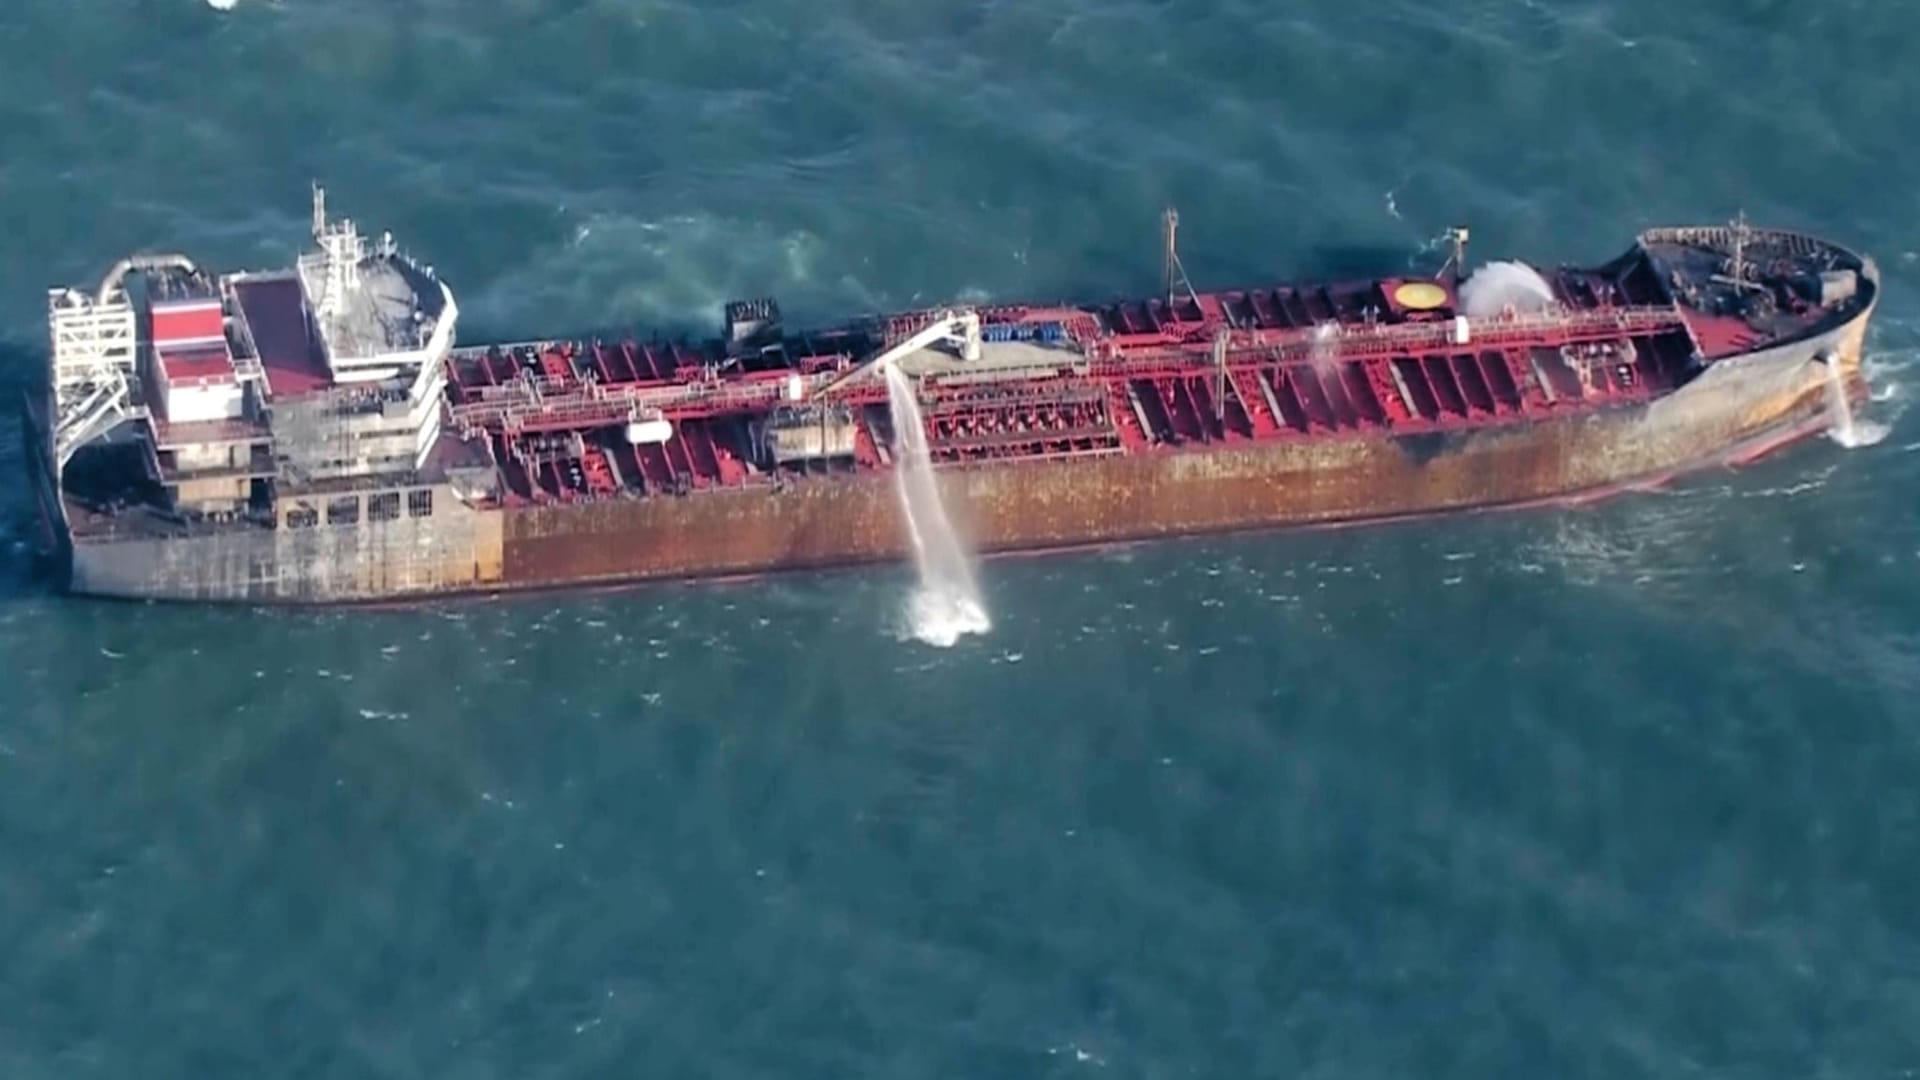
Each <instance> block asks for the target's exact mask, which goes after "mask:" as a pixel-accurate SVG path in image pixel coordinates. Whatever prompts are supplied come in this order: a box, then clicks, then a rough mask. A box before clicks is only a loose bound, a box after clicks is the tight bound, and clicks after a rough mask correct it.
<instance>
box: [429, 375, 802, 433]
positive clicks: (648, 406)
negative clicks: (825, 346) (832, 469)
mask: <svg viewBox="0 0 1920 1080" xmlns="http://www.w3.org/2000/svg"><path fill="white" fill-rule="evenodd" d="M534 381H538V380H534ZM816 381H817V377H816ZM513 385H514V384H512V383H509V384H507V385H505V386H501V387H490V388H488V389H494V390H501V391H509V392H508V393H505V394H501V395H497V396H495V397H494V398H493V399H491V400H488V399H486V398H485V397H483V399H482V400H480V401H474V402H464V403H462V404H459V405H455V406H454V407H453V409H452V419H453V422H454V423H455V424H456V425H458V426H459V427H461V428H462V429H464V430H467V431H473V430H477V429H484V428H495V427H498V428H502V429H505V430H508V431H527V430H542V429H552V430H558V429H563V428H570V427H574V428H585V427H594V426H604V425H608V424H616V423H620V422H622V421H624V420H627V419H630V418H632V417H635V416H639V415H643V414H647V413H652V412H662V413H664V412H674V411H683V410H698V411H700V412H702V413H719V412H729V411H749V410H757V409H765V408H770V407H771V406H772V405H774V404H775V403H777V402H778V401H779V400H780V399H781V397H782V394H783V390H784V386H785V384H784V381H773V380H764V381H756V382H750V383H729V382H701V383H685V384H681V385H676V386H644V387H641V386H611V387H610V386H605V385H603V384H599V383H585V384H574V385H573V386H571V387H570V388H569V389H568V390H566V391H565V392H563V393H554V394H548V395H541V394H539V393H537V392H536V391H535V390H534V389H533V388H532V387H531V386H525V385H524V384H523V387H522V389H521V390H520V391H519V392H518V393H512V392H511V390H512V387H513Z"/></svg>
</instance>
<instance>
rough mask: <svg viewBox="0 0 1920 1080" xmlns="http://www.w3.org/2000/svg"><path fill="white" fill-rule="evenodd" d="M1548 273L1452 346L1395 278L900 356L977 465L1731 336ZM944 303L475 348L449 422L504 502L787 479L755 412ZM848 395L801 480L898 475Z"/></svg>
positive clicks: (939, 452) (1385, 417)
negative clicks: (817, 322) (1550, 294)
mask: <svg viewBox="0 0 1920 1080" xmlns="http://www.w3.org/2000/svg"><path fill="white" fill-rule="evenodd" d="M1548 280H1549V281H1550V282H1551V284H1552V287H1553V289H1554V292H1555V300H1556V302H1557V304H1558V305H1559V306H1560V308H1561V310H1560V311H1559V312H1558V313H1557V314H1554V315H1553V316H1551V317H1542V316H1534V315H1524V314H1515V315H1513V316H1511V317H1510V318H1508V319H1506V320H1504V321H1502V320H1478V321H1476V324H1475V330H1474V336H1473V339H1472V340H1471V341H1470V342H1469V343H1468V344H1466V345H1458V344H1456V343H1455V337H1454V334H1455V326H1454V322H1453V319H1452V304H1453V301H1454V296H1453V292H1452V289H1451V286H1450V285H1448V284H1447V283H1434V285H1435V287H1438V288H1442V289H1444V290H1445V291H1446V302H1445V303H1444V304H1442V305H1438V306H1437V310H1428V311H1419V310H1413V309H1409V308H1406V307H1404V306H1402V305H1397V304H1396V303H1395V300H1394V297H1395V293H1396V290H1398V289H1399V288H1400V286H1402V285H1404V284H1407V283H1406V282H1402V281H1399V280H1394V279H1387V280H1375V281H1367V282H1357V283H1349V284H1344V285H1338V284H1336V285H1306V286H1281V287H1275V288H1266V289H1256V290H1233V291H1226V292H1215V293H1190V294H1189V295H1187V296H1184V297H1178V298H1176V299H1174V300H1172V301H1169V300H1167V299H1165V298H1157V299H1151V300H1146V301H1130V302H1115V303H1109V304H1105V305H1099V306H1093V307H1072V306H1046V307H1039V306H1034V307H998V308H988V309H984V310H982V312H981V314H982V317H983V320H984V327H983V334H982V337H983V341H982V342H981V349H980V356H979V358H978V359H977V360H971V361H960V360H958V359H957V358H956V357H954V356H952V355H951V354H948V353H946V352H943V351H940V350H938V349H926V350H922V351H921V352H920V353H917V354H914V355H911V356H908V357H906V358H904V359H902V360H901V361H900V365H901V367H902V369H903V370H905V371H907V372H908V373H909V374H912V375H915V376H916V377H917V378H918V379H919V381H920V384H921V389H922V410H923V412H924V414H925V416H926V419H927V423H928V427H929V431H928V441H929V445H930V448H931V450H932V452H933V454H934V455H935V457H936V458H937V459H938V460H940V461H942V462H946V463H954V464H965V463H973V462H986V461H999V460H1007V459H1011V458H1036V457H1058V456H1063V455H1086V454H1116V453H1128V454H1137V453H1179V452H1186V451H1190V450H1193V449H1195V448H1214V447H1231V446H1233V445H1235V444H1244V443H1251V442H1259V441H1264V440H1281V439H1296V440H1300V439H1329V438H1352V437H1369V436H1379V435H1383V434H1387V433H1393V434H1414V433H1421V432H1447V431H1456V430H1464V429H1468V428H1476V427H1486V426H1490V425H1499V424H1519V423H1530V422H1537V421H1540V420H1543V419H1547V418H1550V417H1555V416H1562V415H1568V414H1571V413H1576V412H1581V411H1588V410H1593V409H1598V408H1605V407H1609V406H1618V405H1624V404H1629V403H1633V402H1639V401H1645V400H1648V399H1650V398H1653V397H1656V396H1658V395H1660V394H1662V393H1665V392H1667V391H1669V390H1671V389H1673V388H1674V387H1675V386H1677V385H1679V383H1680V382H1681V381H1683V380H1684V379H1685V378H1686V377H1687V373H1688V371H1689V368H1690V365H1691V364H1692V363H1693V358H1694V356H1695V353H1696V351H1699V352H1702V353H1706V352H1710V351H1714V350H1716V349H1718V348H1721V347H1729V348H1731V347H1734V343H1735V342H1737V341H1738V340H1739V335H1738V334H1737V333H1736V332H1735V331H1734V330H1732V329H1731V328H1726V329H1723V328H1721V327H1719V326H1717V325H1715V324H1713V323H1711V322H1704V323H1702V322H1697V321H1696V320H1692V319H1689V318H1687V317H1686V316H1684V315H1683V314H1682V313H1681V312H1680V311H1679V310H1678V309H1677V308H1676V307H1675V306H1674V305H1673V304H1672V303H1671V301H1669V300H1668V299H1667V297H1666V296H1665V295H1664V294H1663V292H1662V290H1661V289H1660V288H1659V283H1658V282H1657V281H1655V280H1652V279H1651V278H1650V277H1648V276H1647V275H1644V274H1634V273H1632V272H1627V273H1624V274H1622V273H1609V272H1607V271H1604V270H1601V271H1580V270H1560V271H1556V272H1553V273H1552V274H1550V275H1549V277H1548ZM933 314H934V313H931V312H922V313H913V314H908V315H900V316H892V317H888V318H883V319H877V320H870V321H867V322H863V323H858V324H854V325H852V326H848V327H841V328H836V329H833V330H829V331H827V332H824V333H821V334H817V335H795V336H789V337H786V338H784V339H783V340H782V341H781V342H780V343H779V345H778V347H777V348H774V349H771V350H768V351H763V352H761V353H759V354H757V355H754V356H751V357H747V358H742V357H739V356H737V355H732V356H730V355H729V354H728V352H727V350H726V348H725V346H724V345H723V344H722V343H720V342H719V341H714V342H704V343H703V342H691V343H690V342H684V341H652V342H643V341H635V340H625V341H613V342H609V341H597V340H589V341H552V342H539V343H527V344H518V345H509V346H495V347H487V348H476V349H467V350H461V351H459V352H457V353H456V354H455V356H454V357H453V359H452V361H451V362H450V379H449V388H448V393H449V398H450V401H451V403H452V416H453V420H454V423H453V425H452V426H453V428H454V429H455V430H456V431H459V430H464V431H466V432H468V433H470V434H482V435H483V436H484V437H485V438H486V439H488V440H489V441H490V443H491V446H492V448H493V450H494V453H495V456H496V458H497V460H499V461H500V462H501V463H502V466H501V471H502V474H503V479H504V487H505V492H506V495H505V497H506V499H507V500H508V501H509V502H528V503H542V502H550V501H575V500H592V499H604V498H619V497H630V496H634V495H648V494H655V493H678V494H684V493H688V492H697V491H700V490H704V489H710V488H722V487H734V486H741V485H749V484H755V483H774V482H784V481H786V480H788V479H791V478H792V474H791V472H790V471H788V470H775V469H770V468H766V467H763V466H762V465H760V464H759V463H757V455H756V454H755V453H754V445H755V443H754V425H755V423H756V422H758V421H760V420H762V419H763V418H764V417H765V416H767V415H768V414H769V413H770V412H771V411H772V410H774V409H777V408H779V407H780V406H781V402H782V398H783V394H784V393H785V392H786V391H785V388H786V386H787V384H788V381H789V379H790V378H791V377H792V376H795V375H799V376H802V377H806V378H809V379H818V378H823V377H826V376H828V375H831V374H833V373H840V372H845V371H848V370H849V369H850V368H851V367H852V366H853V365H855V364H856V363H857V362H858V361H859V360H860V359H861V358H863V357H865V356H867V355H869V354H871V353H873V352H876V351H878V350H880V349H882V348H885V347H886V346H887V345H888V344H890V343H892V342H897V341H899V340H901V339H903V338H905V337H907V336H908V335H910V334H912V333H913V332H914V331H916V330H917V329H919V328H920V327H922V326H924V325H926V323H927V322H928V321H929V320H930V319H931V318H932V317H933ZM1742 326H1743V327H1744V324H1742ZM1703 331H1704V336H1705V337H1706V338H1707V341H1705V342H1703V341H1701V340H1700V336H1701V335H1702V332H1703ZM1221 338H1224V340H1225V343H1226V345H1225V352H1224V361H1225V362H1224V364H1222V363H1219V362H1218V361H1219V360H1220V359H1222V357H1221V356H1220V354H1219V353H1217V352H1216V349H1217V346H1216V339H1221ZM836 400H838V401H839V402H840V403H841V404H843V405H844V407H845V408H847V409H849V410H851V412H852V414H853V418H854V422H855V423H854V428H855V430H854V438H853V447H852V450H853V452H852V454H851V455H849V456H844V457H841V458H838V459H833V460H825V461H819V462H815V463H813V464H812V465H811V467H802V468H800V469H799V470H798V472H799V475H800V476H805V475H809V474H822V473H825V474H834V473H845V472H849V471H861V470H872V469H884V468H887V467H888V466H889V454H888V447H890V446H891V445H892V444H893V432H892V426H891V421H890V418H889V415H888V409H887V406H886V400H885V390H884V386H883V385H882V384H881V381H880V380H878V379H868V380H865V381H864V382H861V383H856V384H854V385H852V386H851V387H849V388H848V389H846V390H844V391H842V392H839V393H838V394H837V395H836ZM637 411H638V412H646V413H649V414H659V415H662V416H664V417H666V418H667V419H669V420H671V421H672V423H673V427H674V437H673V438H671V439H669V440H668V441H666V442H664V443H658V444H643V445H637V446H636V445H629V444H628V443H626V442H625V441H624V440H623V439H621V437H620V434H621V427H622V425H623V423H624V421H625V420H626V419H627V418H628V417H629V416H631V415H633V414H634V413H636V412H637Z"/></svg>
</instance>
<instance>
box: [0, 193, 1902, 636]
mask: <svg viewBox="0 0 1920 1080" xmlns="http://www.w3.org/2000/svg"><path fill="white" fill-rule="evenodd" d="M313 194H314V205H313V223H312V237H313V242H312V246H311V247H310V248H309V249H308V250H307V251H306V252H305V253H303V254H299V255H297V256H296V258H295V259H294V262H293V265H292V266H290V267H287V268H284V269H280V270H274V271H266V272H240V273H226V274H219V273H213V272H209V271H208V270H206V269H204V268H202V267H201V266H199V265H198V264H196V263H195V262H194V261H193V260H192V259H191V258H188V257H186V256H184V255H146V256H135V257H130V258H127V259H123V260H122V261H121V262H119V263H118V264H116V265H115V266H114V267H113V268H112V269H111V270H110V271H109V272H108V273H107V274H106V276H105V278H104V279H103V280H102V281H100V282H99V283H98V284H97V285H94V286H92V287H90V288H57V289H54V290H52V291H51V292H50V293H49V296H48V309H47V310H48V324H49V329H50V335H51V349H50V353H49V357H50V359H49V372H48V379H47V380H46V383H45V385H44V387H43V388H41V389H38V390H36V391H33V392H30V393H29V394H28V395H26V399H25V401H24V406H23V407H24V410H25V419H26V423H25V424H24V430H25V431H26V433H27V434H26V443H27V447H26V461H27V465H28V469H29V472H30V480H31V484H32V487H33V490H34V492H35V493H36V502H37V507H38V512H39V517H40V522H41V525H42V526H43V528H42V536H43V539H44V546H45V554H46V556H47V557H48V560H49V564H50V566H51V567H52V572H53V573H54V574H55V575H57V576H58V578H59V579H60V581H61V582H62V583H63V584H64V585H65V587H66V588H67V589H68V590H70V591H71V592H74V593H78V594H88V595H101V596H117V597H140V598H154V599H166V600H183V601H234V602H245V603H329V602H377V601H391V600H403V599H407V598H417V597H427V596H434V595H441V594H452V593H466V592H492V591H506V590H515V589H534V588H553V587H561V586H576V585H588V584H613V583H621V582H632V581H641V580H646V579H661V578H692V577H703V576H734V575H747V574H755V573H761V572H767V571H775V570H786V569H795V568H802V567H823V566H829V565H836V564H853V563H860V562H868V561H874V560H890V559H896V558H904V557H906V556H907V555H908V554H909V552H910V546H909V545H910V536H909V534H908V531H907V524H906V522H905V521H903V518H902V514H901V511H900V508H899V507H898V505H897V504H896V499H895V485H894V482H893V476H892V473H893V471H894V469H895V467H896V461H897V459H898V456H899V455H898V449H897V448H898V446H899V445H900V441H899V435H900V433H899V432H896V431H894V430H893V428H892V421H891V419H890V413H889V409H888V399H887V394H888V384H889V383H890V382H896V383H897V382H898V381H899V380H897V379H891V378H889V377H887V375H888V373H887V370H886V369H887V368H888V367H889V366H893V367H895V368H897V369H898V371H899V373H900V374H902V375H905V376H907V377H908V380H907V382H908V384H909V385H910V386H911V387H912V392H913V393H914V394H915V396H916V400H917V402H918V405H919V413H920V416H921V422H922V426H923V435H924V441H925V445H926V447H927V451H928V452H929V453H930V455H931V457H932V460H933V462H934V475H935V478H936V483H937V486H938V489H939V491H940V493H941V497H942V498H943V500H944V501H945V503H946V504H947V506H948V509H949V511H950V513H951V515H952V516H953V517H954V518H955V519H956V520H957V522H958V523H959V524H960V527H961V528H962V530H963V532H964V533H965V534H966V535H967V536H968V538H969V539H970V541H971V542H972V544H973V546H974V547H975V548H977V549H978V550H980V551H982V552H987V553H992V552H1012V551H1032V550H1040V549H1048V548H1061V547H1070V546H1078V545H1089V544H1100V543H1107V542H1120V541H1136V540H1143V539H1149V538H1155V537H1166V536H1172V535H1177V534H1188V533H1198V532H1204V531H1214V530H1229V529H1241V528H1254V527H1269V526H1287V525H1305V524H1326V523H1355V522H1366V521H1379V520H1386V519H1394V518H1404V517H1409V516H1413V515H1422V514H1432V513H1440V512H1448V511H1461V510H1469V509H1477V508H1487V507H1498V506H1516V505H1522V504H1535V503H1543V502H1553V501H1557V500H1562V499H1573V498H1588V497H1592V496H1596V495H1600V494H1605V493H1608V492H1612V491H1617V490H1620V489H1622V488H1626V487H1632V486H1635V485H1637V484H1641V483H1645V482H1651V481H1654V480H1657V479H1661V478H1665V477H1668V476H1671V475H1673V474H1676V473H1679V472H1683V471H1686V470H1689V469H1694V468H1698V467H1703V466H1708V465H1712V464H1715V463H1720V462H1725V461H1728V460H1733V459H1739V458H1746V457H1751V456H1757V455H1758V454H1760V453H1763V452H1765V451H1767V450H1769V449H1771V448H1773V447H1776V446H1779V445H1782V444H1784V443H1786V442H1788V441H1790V440H1792V439H1794V438H1795V437H1797V436H1802V435H1806V434H1808V433H1811V432H1813V431H1817V430H1820V429H1822V428H1823V427H1825V426H1826V425H1827V424H1828V423H1829V417H1830V415H1832V412H1833V411H1834V410H1833V406H1834V404H1835V400H1834V399H1835V396H1836V395H1838V398H1839V401H1841V402H1844V401H1845V400H1847V395H1849V394H1851V395H1854V396H1856V397H1857V396H1858V395H1859V394H1860V392H1861V391H1862V390H1863V387H1864V384H1863V382H1862V381H1861V377H1860V360H1861V348H1862V338H1863V335H1864V333H1865V330H1866V326H1867V322H1868V319H1869V318H1870V316H1871V314H1872V311H1873V308H1874V304H1875V301H1876V298H1877V294H1878V289H1879V276H1878V273H1877V271H1876V269H1875V266H1874V264H1873V262H1872V260H1870V259H1867V258H1865V257H1863V256H1861V255H1859V254H1856V253H1855V252H1853V251H1850V250H1848V249H1846V248H1844V247H1841V246H1838V245H1836V244H1834V243H1830V242H1828V241H1826V240H1823V239H1819V238H1815V237H1812V236H1808V235H1804V234H1801V233H1796V232H1789V231H1779V230H1770V229H1761V228H1756V227H1750V226H1748V225H1747V224H1746V223H1745V221H1744V219H1742V220H1740V221H1737V222H1735V223H1733V224H1731V225H1724V226H1704V227H1679V228H1654V229H1650V230H1648V231H1645V232H1642V233H1640V234H1639V235H1638V236H1637V237H1636V238H1635V239H1634V240H1633V242H1632V244H1631V246H1630V247H1629V248H1627V250H1626V251H1625V252H1624V253H1622V254H1619V255H1618V256H1616V257H1613V258H1611V259H1610V260H1609V261H1605V262H1600V263H1596V264H1594V265H1592V266H1586V267H1581V266H1567V267H1558V268H1549V269H1543V270H1542V269H1535V268H1532V267H1529V266H1526V265H1525V264H1523V263H1518V262H1495V263H1488V264H1486V265H1483V266H1481V267H1479V268H1477V269H1475V270H1473V271H1472V272H1471V273H1469V272H1467V267H1466V264H1465V253H1466V243H1467V235H1466V231H1465V230H1464V229H1456V230H1451V231H1450V232H1449V237H1450V240H1451V250H1450V252H1449V254H1448V256H1447V258H1446V259H1445V262H1444V264H1443V265H1441V266H1439V267H1438V268H1437V269H1434V270H1429V271H1423V272H1421V273H1419V274H1406V273H1401V274H1387V275H1385V276H1381V277H1376V278H1371V279H1366V280H1352V281H1330V282H1324V283H1322V282H1295V283H1292V284H1279V285H1268V286H1260V287H1251V288H1236V289H1228V290H1224V291H1208V292H1202V291H1199V290H1198V289H1196V288H1195V287H1194V286H1193V285H1192V283H1191V282H1190V281H1189V279H1188V277H1187V274H1186V271H1185V269H1184V268H1183V267H1182V265H1181V260H1180V256H1179V253H1178V250H1177V245H1176V235H1177V232H1176V230H1177V224H1178V218H1177V216H1176V215H1174V214H1173V213H1172V212H1171V211H1168V212H1167V213H1166V215H1165V216H1164V217H1163V219H1162V232H1161V236H1160V237H1159V240H1160V243H1159V245H1158V247H1159V249H1160V251H1159V254H1160V255H1161V256H1162V258H1161V259H1160V260H1159V261H1160V262H1162V264H1163V270H1164V273H1163V278H1164V281H1163V282H1162V284H1163V285H1164V287H1163V288H1162V289H1160V291H1159V292H1158V293H1157V294H1156V295H1154V296H1151V297H1149V298H1146V299H1142V300H1135V301H1127V302H1111V303H1093V304H1087V303H1057V304H1054V303H1049V304H992V305H955V306H948V307H938V308H933V309H929V310H918V311H911V312H903V313H898V314H892V315H883V316H872V317H864V318H859V319H854V320H852V321H849V322H847V323H845V324H843V325H838V326H829V327H824V328H820V329H814V330H803V329H796V328H792V327H788V326H786V325H785V324H784V322H783V320H782V317H781V312H780V309H779V307H778V305H777V304H776V303H775V302H774V301H773V300H771V299H766V298H750V299H742V300H738V301H734V302H730V303H728V304H726V305H725V308H724V311H723V312H721V313H717V314H720V316H721V318H720V320H719V323H720V325H719V327H718V331H719V332H718V333H717V334H716V335H715V336H713V337H712V338H710V339H708V340H684V339H681V340H670V339H666V338H652V339H646V338H643V337H638V336H614V337H610V338H605V339H592V338H582V339H555V340H541V341H529V342H520V343H509V344H493V345H469V344H464V343H460V342H458V341H457V340H456V334H455V325H456V322H457V320H458V317H459V308H458V306H457V305H456V303H455V301H454V294H453V290H452V289H451V288H450V287H449V286H448V285H447V283H446V282H445V281H444V280H442V278H441V277H440V276H439V275H438V274H436V273H435V271H434V269H433V267H432V266H430V265H427V264H426V263H424V262H421V261H419V260H416V259H415V258H413V257H411V256H409V255H407V254H406V253H404V252H402V251H401V250H400V248H399V247H398V245H397V244H396V243H395V242H394V240H393V237H392V235H391V234H386V233H383V234H382V235H381V236H380V237H379V238H378V239H377V240H375V239H371V238H369V237H364V236H362V235H361V233H360V232H359V231H358V230H357V229H356V228H355V227H354V224H353V223H352V222H351V221H347V220H337V219H330V218H329V217H328V215H327V210H326V204H325V195H324V192H323V191H322V190H321V189H319V188H318V187H317V186H316V188H315V190H314V193H313ZM1143 231H1146V230H1143ZM915 445H916V446H917V445H918V442H917V441H916V443H915Z"/></svg>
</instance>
